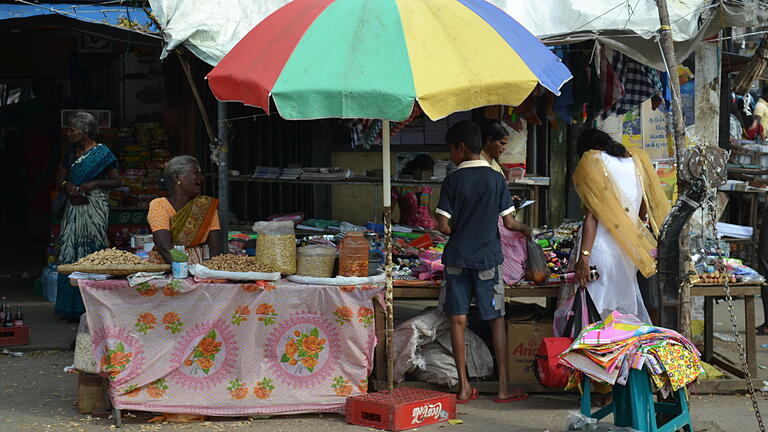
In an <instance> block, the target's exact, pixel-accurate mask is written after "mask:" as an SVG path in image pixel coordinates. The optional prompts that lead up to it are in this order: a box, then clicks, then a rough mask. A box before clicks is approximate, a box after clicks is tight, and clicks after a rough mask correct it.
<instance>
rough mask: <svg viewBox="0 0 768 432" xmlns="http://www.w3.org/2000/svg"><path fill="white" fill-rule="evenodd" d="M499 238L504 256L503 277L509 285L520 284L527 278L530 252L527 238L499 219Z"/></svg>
mask: <svg viewBox="0 0 768 432" xmlns="http://www.w3.org/2000/svg"><path fill="white" fill-rule="evenodd" d="M499 236H500V237H501V253H502V255H504V265H503V266H502V271H501V273H502V276H503V277H504V282H505V283H507V284H508V285H512V284H514V283H517V282H519V281H520V280H521V279H522V278H523V277H525V260H526V259H527V258H528V250H527V245H526V241H525V236H524V235H523V234H521V233H519V232H517V231H510V230H508V229H507V228H506V227H505V226H504V221H503V219H501V218H499Z"/></svg>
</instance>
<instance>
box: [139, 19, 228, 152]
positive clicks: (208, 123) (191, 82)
mask: <svg viewBox="0 0 768 432" xmlns="http://www.w3.org/2000/svg"><path fill="white" fill-rule="evenodd" d="M142 9H144V13H146V14H147V16H148V17H149V19H150V20H152V22H153V23H155V25H156V26H157V28H158V30H159V31H160V33H163V32H164V31H165V30H163V26H161V25H160V21H158V20H157V17H155V14H153V13H152V11H150V10H149V9H148V8H147V7H146V6H142ZM174 52H175V53H176V56H178V58H179V63H181V68H182V69H183V70H184V75H186V77H187V82H189V87H190V88H191V89H192V94H193V95H194V97H195V102H197V108H198V109H199V110H200V115H201V116H202V117H203V123H205V131H206V132H207V133H208V139H209V140H210V141H211V143H215V142H216V135H215V134H214V133H213V127H211V121H210V120H209V119H208V114H207V113H206V112H205V105H203V99H202V98H201V97H200V93H199V92H198V91H197V86H196V85H195V80H194V79H193V78H192V68H191V67H190V66H189V62H188V61H187V59H186V58H184V54H183V53H182V51H181V50H180V49H178V48H177V49H175V50H174Z"/></svg>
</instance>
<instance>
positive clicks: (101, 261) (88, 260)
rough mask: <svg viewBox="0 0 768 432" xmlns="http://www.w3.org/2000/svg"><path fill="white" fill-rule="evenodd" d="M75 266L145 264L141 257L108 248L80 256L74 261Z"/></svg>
mask: <svg viewBox="0 0 768 432" xmlns="http://www.w3.org/2000/svg"><path fill="white" fill-rule="evenodd" d="M75 265H76V266H109V265H127V266H141V265H146V262H144V261H143V260H142V259H141V258H139V257H137V256H136V255H134V254H132V253H130V252H126V251H123V250H120V249H115V248H110V249H103V250H100V251H98V252H94V253H92V254H90V255H87V256H84V257H82V258H80V260H78V261H77V262H76V263H75Z"/></svg>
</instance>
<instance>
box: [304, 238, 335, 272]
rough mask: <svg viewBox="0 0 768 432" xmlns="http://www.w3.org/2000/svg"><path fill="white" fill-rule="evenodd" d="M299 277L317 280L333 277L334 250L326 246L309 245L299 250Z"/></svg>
mask: <svg viewBox="0 0 768 432" xmlns="http://www.w3.org/2000/svg"><path fill="white" fill-rule="evenodd" d="M298 254H299V270H298V271H297V272H296V274H298V275H299V276H310V277H317V278H329V277H333V265H334V264H335V263H336V248H335V247H333V246H327V245H309V246H304V247H302V248H299V250H298Z"/></svg>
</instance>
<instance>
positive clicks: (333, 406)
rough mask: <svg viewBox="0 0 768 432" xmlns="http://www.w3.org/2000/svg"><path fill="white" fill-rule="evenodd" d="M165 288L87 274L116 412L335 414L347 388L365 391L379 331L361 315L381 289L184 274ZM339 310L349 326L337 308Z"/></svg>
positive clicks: (87, 297) (87, 296)
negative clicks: (205, 279)
mask: <svg viewBox="0 0 768 432" xmlns="http://www.w3.org/2000/svg"><path fill="white" fill-rule="evenodd" d="M169 283H170V280H168V279H158V280H153V281H150V282H148V283H147V284H146V285H144V286H143V287H142V289H139V290H137V289H136V287H130V286H129V285H128V284H127V282H126V281H125V280H117V279H115V280H108V281H80V290H81V292H82V293H83V301H84V302H85V304H86V308H87V310H88V322H89V326H90V328H91V329H95V331H94V332H93V336H94V349H95V350H96V353H95V354H96V356H97V362H100V360H102V358H104V360H105V362H104V373H105V375H112V378H113V380H111V381H110V393H111V396H112V400H113V402H114V404H115V406H116V407H118V408H120V409H126V410H138V411H152V412H163V413H190V414H205V415H211V416H218V415H221V416H248V415H259V414H266V415H275V414H290V413H298V412H339V411H343V410H344V406H345V402H346V396H344V395H346V394H349V395H350V396H354V395H357V394H362V393H364V392H365V391H367V381H365V379H364V378H365V377H366V376H368V375H369V373H370V371H371V365H372V361H373V350H374V346H375V341H376V335H375V331H374V329H373V326H372V325H371V326H366V325H365V321H366V319H367V318H366V317H368V316H370V313H369V312H368V310H372V309H373V304H372V299H373V298H374V297H377V296H379V294H380V290H378V291H376V290H365V289H363V288H362V287H361V286H358V287H355V288H354V289H353V290H350V291H349V292H345V291H343V290H340V289H339V287H337V286H315V285H300V284H296V283H293V282H288V281H278V282H270V283H258V284H256V283H255V284H250V286H251V288H249V284H213V283H207V284H202V283H195V282H194V281H193V280H192V279H187V280H177V282H174V283H178V286H177V287H176V288H178V289H173V291H174V293H175V291H178V292H179V293H180V294H178V295H173V296H168V295H167V293H168V292H169V289H172V288H167V285H168V284H169ZM139 291H143V292H144V294H145V295H141V293H140V292H139ZM148 293H152V295H151V296H149V295H146V294H148ZM341 306H345V307H346V309H341V310H338V312H339V316H340V317H342V318H344V319H345V320H342V321H343V322H344V325H340V324H339V323H338V322H336V319H338V318H339V316H337V315H334V312H337V309H338V308H339V307H341ZM361 308H362V309H361ZM361 311H362V313H361ZM246 312H247V313H246ZM150 315H151V316H150ZM233 316H234V317H235V318H239V319H236V320H235V321H239V323H240V325H237V323H233ZM259 319H261V320H259ZM361 319H362V320H363V322H361V321H360V320H361ZM137 323H139V324H141V325H142V329H145V330H146V334H143V331H142V332H140V331H139V329H137V327H136V324H137ZM105 329H108V331H107V330H105ZM107 335H108V336H109V337H107ZM120 344H122V346H121V345H120ZM105 355H106V358H105ZM283 355H285V356H286V357H285V358H284V357H283ZM283 360H285V361H283ZM338 377H342V380H343V381H339V380H337V381H336V382H334V380H335V379H336V378H338ZM334 385H336V388H334V387H333V386H334Z"/></svg>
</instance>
